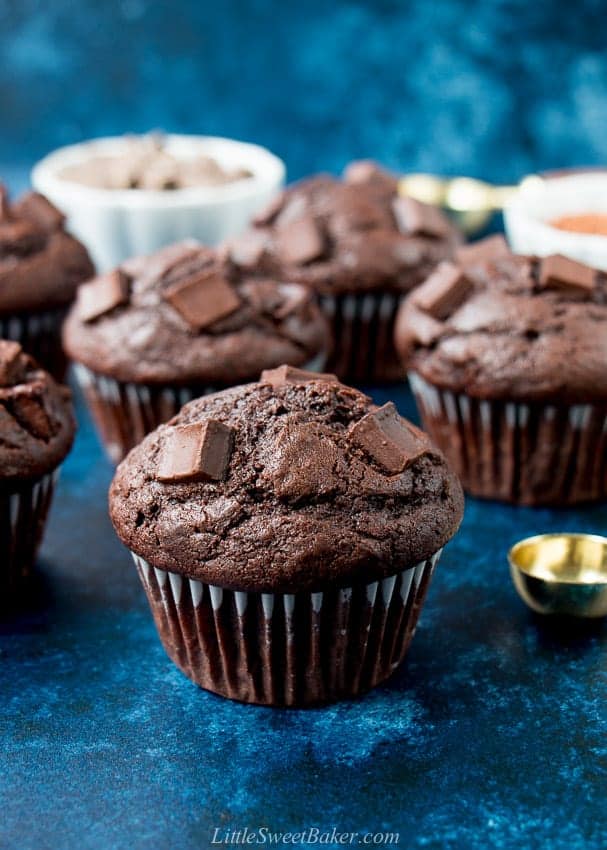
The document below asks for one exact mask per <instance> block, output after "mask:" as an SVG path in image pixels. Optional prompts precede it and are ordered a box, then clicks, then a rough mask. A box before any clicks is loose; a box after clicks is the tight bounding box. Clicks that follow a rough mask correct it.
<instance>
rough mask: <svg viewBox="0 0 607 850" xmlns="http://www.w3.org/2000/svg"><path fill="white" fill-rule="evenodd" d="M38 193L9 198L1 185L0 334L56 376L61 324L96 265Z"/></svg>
mask: <svg viewBox="0 0 607 850" xmlns="http://www.w3.org/2000/svg"><path fill="white" fill-rule="evenodd" d="M64 223H65V221H64V217H63V215H62V214H61V213H60V212H59V210H58V209H57V208H56V207H54V206H53V205H52V204H51V203H50V202H49V201H47V199H46V198H45V197H44V196H43V195H39V194H38V193H37V192H28V193H27V194H25V195H23V196H22V197H21V198H20V199H19V200H18V201H16V202H14V203H10V201H9V197H8V193H7V191H6V189H5V187H4V186H2V185H1V184H0V337H2V338H5V339H12V340H15V341H17V342H19V343H21V345H22V346H23V347H24V348H25V349H26V351H27V352H28V353H29V354H31V355H32V356H33V357H35V358H36V360H38V361H39V362H40V363H41V364H42V365H43V366H44V368H45V369H48V370H49V371H50V372H51V373H52V374H53V375H54V376H55V377H56V378H57V379H58V380H61V379H62V378H63V377H64V375H65V367H66V360H65V355H64V354H63V349H62V346H61V324H62V322H63V318H64V316H65V312H66V309H67V307H68V305H69V304H70V302H71V301H72V300H73V298H74V295H75V294H76V287H77V286H78V284H79V283H81V282H82V281H83V280H86V279H87V278H89V277H91V276H92V275H93V274H94V272H95V270H94V268H93V265H92V263H91V260H90V258H89V255H88V253H87V251H86V248H85V247H84V246H83V245H81V244H80V242H77V241H76V239H74V238H73V237H72V236H70V235H69V234H68V233H66V231H65V228H64Z"/></svg>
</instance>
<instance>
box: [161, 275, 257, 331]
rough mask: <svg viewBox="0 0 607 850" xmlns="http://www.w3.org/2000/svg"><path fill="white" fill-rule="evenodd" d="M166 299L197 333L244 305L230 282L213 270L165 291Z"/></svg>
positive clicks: (164, 296)
mask: <svg viewBox="0 0 607 850" xmlns="http://www.w3.org/2000/svg"><path fill="white" fill-rule="evenodd" d="M163 298H164V299H165V301H168V302H169V304H171V305H172V306H173V307H174V308H175V309H176V310H177V312H178V313H179V314H180V315H181V316H182V317H183V318H184V319H185V321H186V322H187V323H188V325H189V326H190V327H191V328H193V329H194V330H197V331H199V330H202V328H206V327H208V326H209V325H212V324H213V322H216V321H217V320H218V319H223V318H224V317H225V316H229V315H230V314H231V313H233V312H234V311H235V310H238V308H239V307H240V304H241V301H240V298H239V297H238V295H237V293H236V292H235V290H234V289H233V288H232V286H231V284H230V283H229V281H227V280H226V279H225V277H223V276H222V275H221V274H219V273H218V272H216V271H213V270H208V271H203V272H200V274H197V275H195V276H194V277H190V278H187V279H186V280H184V281H180V282H179V283H176V284H175V285H174V286H171V287H170V288H169V289H167V290H165V292H164V293H163Z"/></svg>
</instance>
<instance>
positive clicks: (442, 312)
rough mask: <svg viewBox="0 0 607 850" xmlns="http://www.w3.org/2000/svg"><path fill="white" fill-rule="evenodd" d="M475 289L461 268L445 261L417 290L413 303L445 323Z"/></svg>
mask: <svg viewBox="0 0 607 850" xmlns="http://www.w3.org/2000/svg"><path fill="white" fill-rule="evenodd" d="M473 288H474V286H473V284H472V283H471V281H470V280H468V278H467V277H466V276H465V274H464V273H463V271H462V270H461V269H460V268H458V267H457V266H454V265H453V263H449V262H446V261H445V262H442V263H440V264H439V265H438V266H437V268H436V270H435V271H434V272H433V273H432V274H431V275H430V277H429V278H428V279H427V280H426V281H425V282H424V283H423V284H422V285H421V286H420V287H418V288H417V289H416V290H415V293H414V295H413V301H414V303H415V305H416V306H417V307H419V308H420V309H421V310H423V311H424V312H425V313H428V314H429V315H430V316H432V317H433V318H434V319H440V320H442V321H443V320H445V319H447V318H449V316H450V315H451V313H453V312H454V311H455V310H457V308H458V307H459V306H460V305H461V304H462V303H463V301H465V299H466V298H467V297H468V295H469V294H470V293H471V292H472V289H473Z"/></svg>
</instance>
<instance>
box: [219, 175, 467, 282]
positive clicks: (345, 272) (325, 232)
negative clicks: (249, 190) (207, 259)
mask: <svg viewBox="0 0 607 850" xmlns="http://www.w3.org/2000/svg"><path fill="white" fill-rule="evenodd" d="M458 242H459V237H458V234H457V231H456V229H455V227H454V226H453V225H452V224H451V223H450V221H449V219H448V218H447V217H446V216H445V215H443V213H442V212H441V211H440V210H438V209H437V208H436V207H431V206H428V205H426V204H422V203H420V202H419V201H415V200H413V198H407V197H400V196H399V194H398V179H397V178H396V177H394V176H393V175H391V174H389V173H388V172H386V171H384V170H382V169H381V168H379V167H378V166H377V165H375V164H373V163H371V162H356V163H352V164H351V165H350V166H349V167H348V169H347V170H346V172H345V176H344V179H343V180H337V179H335V178H333V177H330V176H328V175H319V176H317V177H311V178H309V179H307V180H302V181H301V182H300V183H295V184H294V185H293V186H291V187H289V188H288V189H286V190H285V191H284V192H283V193H282V194H280V195H279V196H278V197H277V198H276V199H275V200H274V201H272V203H271V204H270V206H269V207H267V209H266V210H265V211H264V212H262V213H261V214H260V215H258V216H257V218H256V219H255V221H254V227H253V228H251V229H250V230H249V231H247V232H246V233H245V234H244V235H243V236H241V237H238V238H236V239H234V240H231V241H230V242H229V243H228V245H227V250H228V251H229V253H230V256H231V258H232V260H233V261H234V262H235V263H237V264H238V265H240V266H241V267H242V268H246V269H249V270H251V271H254V272H255V273H256V274H271V275H279V276H282V277H284V278H285V279H287V280H291V281H294V282H300V283H305V284H307V285H308V286H311V287H313V288H314V289H315V290H316V291H317V292H320V293H323V294H327V295H328V294H333V295H339V294H342V293H348V292H350V293H354V292H373V291H374V290H378V289H381V290H386V291H392V292H397V293H399V292H408V291H409V290H410V289H412V288H413V287H414V286H416V285H417V284H418V283H420V282H421V281H422V280H424V278H426V277H427V276H428V274H429V273H430V271H431V270H432V269H433V268H434V267H435V266H436V264H437V263H438V262H439V261H440V260H443V259H445V258H447V257H451V256H452V255H453V251H454V248H455V246H456V245H457V244H458Z"/></svg>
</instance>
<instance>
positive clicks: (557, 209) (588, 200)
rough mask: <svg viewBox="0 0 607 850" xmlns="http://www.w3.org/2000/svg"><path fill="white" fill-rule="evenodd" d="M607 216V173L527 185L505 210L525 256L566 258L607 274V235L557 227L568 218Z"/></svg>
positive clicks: (516, 245) (554, 178)
mask: <svg viewBox="0 0 607 850" xmlns="http://www.w3.org/2000/svg"><path fill="white" fill-rule="evenodd" d="M593 212H600V213H604V214H607V171H605V170H596V171H577V172H573V173H567V174H563V175H562V176H556V175H555V176H553V175H548V176H546V177H543V178H542V177H537V178H532V179H526V180H524V181H523V182H522V183H521V185H520V187H519V190H518V192H516V194H515V195H514V196H513V198H512V200H511V201H510V202H509V203H508V204H507V205H506V207H505V209H504V224H505V228H506V234H507V236H508V241H509V242H510V245H511V247H512V249H513V250H514V251H515V252H516V253H519V254H535V255H536V256H538V257H545V256H547V255H548V254H565V255H566V256H568V257H572V258H573V259H575V260H579V261H580V262H583V263H587V264H588V265H590V266H594V267H595V268H598V269H607V236H598V235H596V234H595V235H593V234H588V233H573V232H571V231H567V230H559V229H558V228H557V227H552V226H551V224H550V222H551V221H554V219H556V218H559V217H560V216H564V215H579V214H583V213H593Z"/></svg>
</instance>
